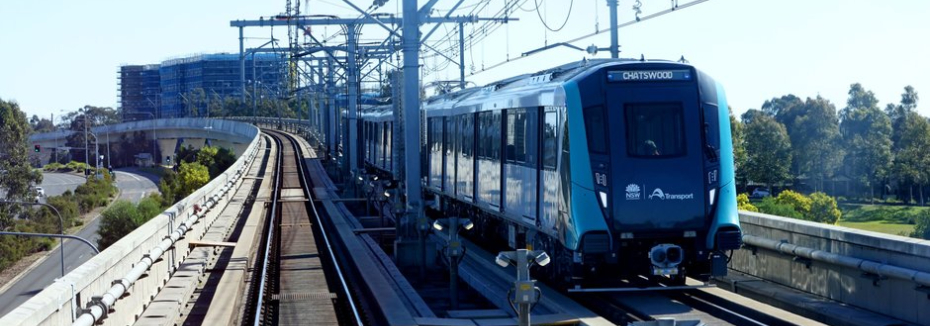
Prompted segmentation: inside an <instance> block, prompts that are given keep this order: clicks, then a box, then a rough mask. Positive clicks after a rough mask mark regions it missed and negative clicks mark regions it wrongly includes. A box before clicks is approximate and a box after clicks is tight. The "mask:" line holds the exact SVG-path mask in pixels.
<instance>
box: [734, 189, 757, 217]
mask: <svg viewBox="0 0 930 326" xmlns="http://www.w3.org/2000/svg"><path fill="white" fill-rule="evenodd" d="M736 206H737V209H739V210H741V211H749V212H758V211H759V209H758V208H756V206H753V205H752V203H750V202H749V195H747V194H745V193H743V194H739V195H738V196H736Z"/></svg>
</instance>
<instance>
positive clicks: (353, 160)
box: [345, 24, 359, 176]
mask: <svg viewBox="0 0 930 326" xmlns="http://www.w3.org/2000/svg"><path fill="white" fill-rule="evenodd" d="M346 31H347V38H348V53H347V54H346V56H347V58H346V61H347V62H348V71H347V72H346V80H347V81H348V82H347V83H346V84H347V85H348V87H349V98H347V99H346V100H347V101H348V102H349V103H348V104H349V116H348V117H346V122H347V123H348V124H349V125H348V131H349V137H348V142H346V144H345V153H346V154H345V155H346V160H347V161H349V164H348V169H349V173H348V175H353V176H354V175H356V174H357V173H358V172H359V171H358V162H357V157H358V155H357V154H356V153H355V149H356V148H355V147H356V146H357V144H356V141H357V139H358V122H357V120H356V119H357V118H358V76H359V73H358V60H357V58H356V54H357V52H358V49H357V48H356V47H357V46H358V42H356V38H357V36H356V35H355V24H349V25H346Z"/></svg>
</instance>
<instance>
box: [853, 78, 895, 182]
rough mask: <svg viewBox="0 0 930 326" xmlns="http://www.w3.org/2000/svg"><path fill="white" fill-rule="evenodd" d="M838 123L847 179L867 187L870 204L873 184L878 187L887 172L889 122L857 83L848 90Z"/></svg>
mask: <svg viewBox="0 0 930 326" xmlns="http://www.w3.org/2000/svg"><path fill="white" fill-rule="evenodd" d="M840 119H841V120H842V122H841V123H840V134H841V135H842V138H843V147H844V148H845V150H846V153H847V155H846V157H845V158H844V167H845V169H846V172H847V175H849V176H850V177H852V178H854V179H855V180H856V181H858V182H859V183H861V184H864V185H866V186H868V187H869V200H872V199H873V198H875V184H879V183H881V180H883V179H884V178H885V177H887V176H888V174H889V173H890V170H891V162H892V155H891V146H892V143H891V133H892V131H891V130H892V129H891V119H889V117H888V115H886V114H884V113H883V112H882V111H881V110H880V109H879V108H878V99H876V98H875V95H874V94H873V93H872V91H865V90H864V89H863V88H862V85H860V84H858V83H856V84H852V86H851V87H850V90H849V100H848V101H847V102H846V107H845V108H843V110H842V111H841V112H840Z"/></svg>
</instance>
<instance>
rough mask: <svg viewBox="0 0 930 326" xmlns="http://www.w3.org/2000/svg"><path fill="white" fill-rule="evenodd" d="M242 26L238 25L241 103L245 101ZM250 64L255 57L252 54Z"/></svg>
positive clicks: (253, 62)
mask: <svg viewBox="0 0 930 326" xmlns="http://www.w3.org/2000/svg"><path fill="white" fill-rule="evenodd" d="M243 29H244V27H242V26H239V87H240V88H242V91H241V93H242V94H241V95H240V97H241V99H242V103H243V104H244V103H245V37H243V34H242V32H243ZM252 60H253V61H252V64H255V61H254V60H255V59H254V56H253V59H252ZM253 78H254V76H253ZM253 96H254V95H253Z"/></svg>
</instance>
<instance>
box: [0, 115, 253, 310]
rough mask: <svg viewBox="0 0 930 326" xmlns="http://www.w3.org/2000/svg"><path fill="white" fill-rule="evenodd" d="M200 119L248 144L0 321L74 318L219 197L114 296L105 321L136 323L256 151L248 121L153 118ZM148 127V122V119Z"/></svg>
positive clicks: (184, 122) (181, 122) (190, 123)
mask: <svg viewBox="0 0 930 326" xmlns="http://www.w3.org/2000/svg"><path fill="white" fill-rule="evenodd" d="M204 121H206V122H208V123H210V124H211V125H212V126H213V132H222V133H225V134H226V135H228V136H229V137H228V138H235V139H238V140H246V139H247V140H248V141H247V142H246V143H248V147H247V149H246V150H245V151H244V152H243V154H242V155H240V156H239V158H238V160H237V161H236V162H235V163H234V164H233V165H232V166H231V167H230V168H229V169H227V170H226V171H225V172H224V173H223V174H221V175H220V176H218V177H216V178H214V179H213V180H211V181H210V183H208V184H207V185H206V186H204V187H202V188H200V189H198V190H197V191H195V192H194V193H193V194H191V195H190V196H188V197H187V198H184V199H182V200H181V201H179V202H178V203H176V204H175V205H174V206H172V207H170V208H168V209H167V210H166V211H164V212H163V213H162V214H160V215H158V216H156V217H155V218H153V219H152V220H150V221H148V222H147V223H145V224H144V225H142V226H140V227H139V228H137V229H136V230H135V231H133V232H132V233H130V234H129V235H127V236H125V237H123V238H122V239H121V240H119V241H118V242H116V243H115V244H113V245H112V246H110V247H109V248H107V249H106V250H104V251H102V252H101V253H100V254H99V255H96V256H94V257H93V258H91V259H90V260H89V261H87V262H86V263H84V264H83V265H81V266H79V267H77V268H75V269H74V270H73V271H71V272H70V273H68V274H67V275H65V276H64V277H63V278H61V279H58V280H56V281H55V282H54V283H53V284H51V285H50V286H48V287H46V288H45V289H44V290H42V292H40V293H38V294H36V295H35V296H33V297H32V298H31V299H30V300H29V301H27V302H26V303H24V304H22V305H21V306H19V307H18V308H16V309H15V310H13V311H12V312H10V313H9V314H7V315H6V316H3V317H2V318H0V325H4V326H14V325H70V324H71V323H72V321H73V320H72V318H73V315H72V314H74V315H80V314H81V311H80V309H78V308H84V307H86V306H87V304H88V303H89V302H91V300H92V299H93V297H94V296H99V295H103V294H104V293H106V292H107V290H108V289H110V288H111V286H112V285H113V281H115V280H119V279H122V278H124V277H125V275H126V274H127V273H128V272H129V271H130V270H131V269H132V268H133V267H134V266H135V265H136V264H137V263H139V261H140V260H141V259H142V258H143V255H146V254H147V253H149V252H150V250H152V249H153V248H154V247H155V246H157V245H158V244H159V243H160V242H162V241H163V240H164V239H165V237H166V236H167V235H168V234H169V233H170V232H171V230H174V229H175V228H177V227H178V225H179V224H180V223H182V222H183V221H184V220H187V219H188V218H190V217H191V216H192V215H194V213H195V209H194V206H195V205H197V206H198V207H205V203H206V202H207V200H209V199H210V198H213V199H214V200H218V202H219V203H218V204H217V205H216V206H214V207H213V209H211V210H209V211H207V213H206V214H203V216H202V218H200V219H199V220H198V221H197V223H196V224H194V225H193V227H192V228H191V230H190V231H189V232H187V233H186V234H184V236H183V237H182V238H181V239H179V240H178V241H177V242H176V243H175V244H174V246H173V247H171V249H169V250H168V251H166V252H165V253H164V254H162V255H161V257H159V258H158V259H157V260H156V261H155V263H154V264H152V266H151V267H150V268H149V269H148V271H147V273H146V274H145V275H144V276H142V277H141V278H139V279H138V280H137V281H136V282H135V283H133V284H132V285H131V286H130V287H129V289H128V291H127V294H125V295H124V296H123V297H122V298H120V299H119V300H118V301H116V304H115V305H114V306H113V308H114V309H113V310H111V311H110V312H109V314H108V315H107V316H106V318H104V319H103V324H105V325H127V324H132V323H134V322H135V321H136V319H137V318H138V316H139V315H140V314H141V313H142V311H143V310H144V308H145V307H146V306H147V305H148V304H149V303H150V302H151V301H152V299H153V298H154V296H155V294H156V293H158V291H159V290H160V289H161V288H162V287H163V286H164V285H165V284H166V282H167V280H168V278H169V276H170V273H171V271H173V270H174V269H176V268H177V267H178V266H179V264H180V262H181V261H183V259H184V257H186V256H187V255H188V254H189V253H190V251H189V250H188V243H189V242H190V241H192V240H200V239H201V238H202V237H203V236H204V234H205V232H206V229H207V228H208V226H209V225H210V224H212V223H213V221H214V220H215V219H216V218H217V216H218V215H219V213H220V212H221V211H222V207H223V205H225V204H226V203H227V202H228V200H229V199H230V198H231V196H232V192H229V191H227V192H225V195H220V194H221V193H224V192H222V191H221V190H224V189H228V188H234V187H235V186H237V185H238V183H240V182H241V181H242V178H241V177H239V176H244V175H245V172H246V170H245V169H246V167H247V164H248V163H249V162H251V161H252V160H253V159H255V157H256V155H257V154H258V147H259V142H260V139H261V137H259V130H258V129H257V128H255V127H254V126H252V125H249V124H245V123H241V122H234V121H220V120H205V119H171V120H158V121H156V124H157V125H158V124H161V125H164V126H166V127H167V126H168V125H169V124H170V125H171V126H172V127H175V128H180V127H182V126H186V127H188V128H195V127H196V126H198V124H197V123H203V122H204ZM143 123H145V122H144V121H139V122H131V123H126V124H121V125H125V126H123V127H121V128H117V129H123V130H137V129H133V128H146V127H145V126H141V125H142V124H143ZM121 125H116V126H121ZM199 126H200V127H199V128H200V129H202V128H203V125H202V124H199ZM148 127H149V128H151V125H148ZM198 132H199V131H198ZM214 137H215V136H214ZM228 138H227V139H228ZM239 171H242V173H241V175H238V174H237V172H239ZM231 183H232V184H231ZM214 196H215V197H214ZM201 213H202V211H201ZM153 258H154V257H153Z"/></svg>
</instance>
